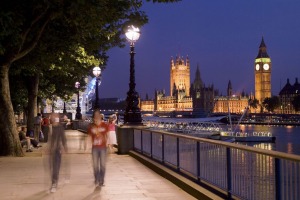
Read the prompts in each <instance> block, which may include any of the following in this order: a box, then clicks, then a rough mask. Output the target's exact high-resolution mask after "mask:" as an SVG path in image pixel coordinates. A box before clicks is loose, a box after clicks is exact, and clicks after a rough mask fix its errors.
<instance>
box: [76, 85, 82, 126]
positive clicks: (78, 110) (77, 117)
mask: <svg viewBox="0 0 300 200" xmlns="http://www.w3.org/2000/svg"><path fill="white" fill-rule="evenodd" d="M75 88H76V89H77V108H76V115H75V118H76V119H77V120H80V119H82V114H81V108H80V103H79V88H80V83H79V82H76V83H75Z"/></svg>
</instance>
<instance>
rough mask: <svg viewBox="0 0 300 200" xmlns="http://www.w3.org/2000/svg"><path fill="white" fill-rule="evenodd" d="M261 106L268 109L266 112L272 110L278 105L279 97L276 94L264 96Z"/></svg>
mask: <svg viewBox="0 0 300 200" xmlns="http://www.w3.org/2000/svg"><path fill="white" fill-rule="evenodd" d="M263 106H264V108H266V109H267V110H268V112H273V111H274V110H275V109H276V108H278V107H279V106H280V99H279V97H278V96H272V97H271V98H269V97H268V98H265V99H264V101H263Z"/></svg>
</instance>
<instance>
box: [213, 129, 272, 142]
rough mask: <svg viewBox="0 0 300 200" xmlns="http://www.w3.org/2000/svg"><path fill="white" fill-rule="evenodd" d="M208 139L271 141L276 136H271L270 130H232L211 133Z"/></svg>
mask: <svg viewBox="0 0 300 200" xmlns="http://www.w3.org/2000/svg"><path fill="white" fill-rule="evenodd" d="M209 138H210V139H215V140H222V141H223V140H225V141H227V140H231V139H234V141H235V142H269V143H273V142H275V141H276V137H275V136H272V134H271V133H270V132H252V133H244V132H232V131H220V132H219V133H216V134H212V135H211V136H210V137H209Z"/></svg>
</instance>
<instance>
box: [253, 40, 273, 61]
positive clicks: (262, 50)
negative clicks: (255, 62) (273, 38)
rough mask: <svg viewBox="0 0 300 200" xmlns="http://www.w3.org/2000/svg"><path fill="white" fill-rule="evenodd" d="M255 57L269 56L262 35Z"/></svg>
mask: <svg viewBox="0 0 300 200" xmlns="http://www.w3.org/2000/svg"><path fill="white" fill-rule="evenodd" d="M256 58H270V56H269V55H268V53H267V46H266V44H265V41H264V37H262V39H261V42H260V45H259V51H258V55H257V57H256Z"/></svg>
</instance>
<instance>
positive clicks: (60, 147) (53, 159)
mask: <svg viewBox="0 0 300 200" xmlns="http://www.w3.org/2000/svg"><path fill="white" fill-rule="evenodd" d="M51 124H52V134H51V139H50V147H49V153H50V172H51V181H52V186H51V189H50V192H56V189H57V184H58V178H59V171H60V167H61V162H62V153H64V152H65V153H67V152H68V148H67V139H66V135H65V128H64V127H63V125H61V124H60V123H59V115H58V114H56V113H55V114H52V115H51Z"/></svg>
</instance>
